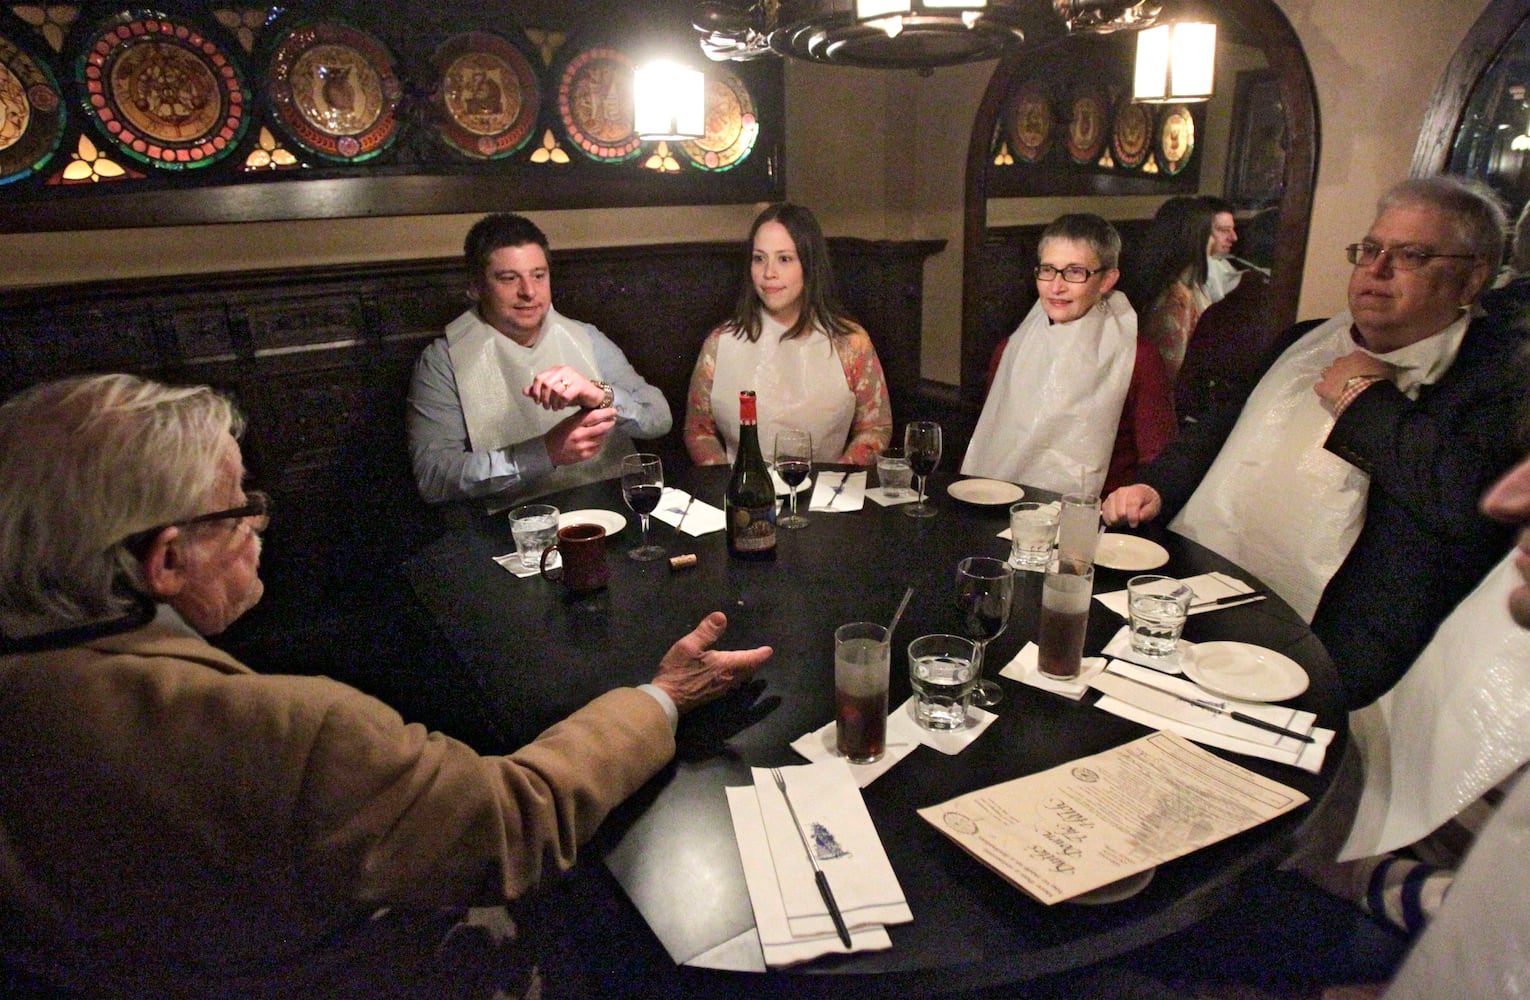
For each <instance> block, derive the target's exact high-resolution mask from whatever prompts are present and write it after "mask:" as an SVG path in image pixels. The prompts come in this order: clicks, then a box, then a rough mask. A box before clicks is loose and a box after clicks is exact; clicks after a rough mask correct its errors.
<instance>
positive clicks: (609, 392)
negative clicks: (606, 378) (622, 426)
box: [595, 382, 616, 410]
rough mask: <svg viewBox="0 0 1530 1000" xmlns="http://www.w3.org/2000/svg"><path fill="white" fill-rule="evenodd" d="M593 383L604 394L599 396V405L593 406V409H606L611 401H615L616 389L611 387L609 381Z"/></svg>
mask: <svg viewBox="0 0 1530 1000" xmlns="http://www.w3.org/2000/svg"><path fill="white" fill-rule="evenodd" d="M595 384H596V385H597V386H599V387H600V391H601V392H603V393H605V395H604V396H601V397H600V405H599V406H597V407H595V409H597V410H604V409H608V408H609V407H610V406H611V404H612V403H614V402H616V390H615V389H613V388H612V387H611V383H610V382H596V383H595Z"/></svg>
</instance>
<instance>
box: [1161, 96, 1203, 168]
mask: <svg viewBox="0 0 1530 1000" xmlns="http://www.w3.org/2000/svg"><path fill="white" fill-rule="evenodd" d="M1194 153H1195V119H1194V118H1192V117H1190V109H1189V108H1188V107H1186V106H1185V105H1183V104H1170V105H1168V106H1167V107H1165V108H1164V109H1163V118H1162V119H1161V120H1160V122H1159V125H1158V166H1159V168H1160V169H1162V170H1163V172H1164V173H1166V174H1168V175H1169V176H1170V177H1172V176H1174V175H1175V174H1177V173H1179V172H1180V171H1182V170H1184V169H1185V168H1186V167H1188V166H1189V165H1190V157H1191V156H1192V155H1193V154H1194Z"/></svg>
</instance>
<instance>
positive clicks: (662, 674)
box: [653, 611, 775, 714]
mask: <svg viewBox="0 0 1530 1000" xmlns="http://www.w3.org/2000/svg"><path fill="white" fill-rule="evenodd" d="M727 630H728V617H727V615H724V614H723V613H722V612H721V611H714V612H712V613H711V614H709V615H707V616H706V617H705V618H703V619H702V620H701V624H699V625H697V626H696V628H695V629H694V630H692V632H691V633H690V634H689V635H687V636H686V637H685V638H683V639H681V640H680V641H679V642H677V643H675V644H674V645H673V646H671V647H669V652H667V653H665V654H664V658H663V659H662V660H660V661H659V672H658V673H656V674H655V675H654V678H653V683H654V686H655V687H658V688H660V689H661V690H663V691H664V693H665V694H667V695H669V696H670V698H672V699H674V702H675V707H676V708H678V709H679V710H680V712H681V714H684V713H685V712H688V711H690V710H691V709H693V708H695V707H696V706H698V705H704V704H706V703H707V702H709V701H711V700H712V699H714V698H717V697H719V696H721V695H724V694H726V693H727V692H729V691H731V690H733V689H734V688H736V687H738V686H739V685H740V684H742V683H743V682H745V681H747V680H748V679H749V678H750V677H752V676H754V672H755V670H756V669H758V668H759V666H760V664H762V663H764V662H765V661H766V660H768V659H770V656H771V654H772V653H773V652H775V650H773V649H771V648H770V647H769V646H759V647H757V648H755V649H713V648H712V644H713V643H715V642H717V640H718V639H720V638H722V634H723V633H724V632H726V631H727Z"/></svg>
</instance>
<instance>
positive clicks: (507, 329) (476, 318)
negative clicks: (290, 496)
mask: <svg viewBox="0 0 1530 1000" xmlns="http://www.w3.org/2000/svg"><path fill="white" fill-rule="evenodd" d="M547 249H548V247H547V237H546V235H544V234H543V232H542V230H541V229H539V228H538V227H537V226H536V225H535V224H534V223H532V222H531V221H530V220H528V219H526V218H524V217H523V216H519V215H512V214H508V213H503V214H495V215H489V216H485V217H484V218H483V219H480V220H479V221H478V222H477V223H476V224H475V225H474V226H473V228H472V229H471V230H469V232H468V235H467V239H466V240H465V241H464V245H463V251H464V255H465V257H466V262H467V270H468V275H469V285H468V298H470V299H471V300H472V301H473V306H472V308H470V309H468V310H467V311H466V312H464V313H463V314H462V315H461V316H459V317H457V318H456V319H455V320H453V321H452V322H451V323H450V324H448V326H447V328H446V335H445V336H444V337H442V338H440V339H439V340H435V341H432V342H431V343H430V344H429V345H428V346H427V347H426V348H425V350H424V352H422V353H421V355H420V360H419V361H418V362H417V363H416V364H415V369H414V378H413V381H412V382H411V383H410V387H409V412H408V430H409V457H410V461H411V463H412V464H413V467H414V478H415V482H416V483H417V484H418V486H419V489H420V495H421V496H423V497H424V498H425V499H426V500H427V501H429V502H433V503H434V502H441V501H447V500H461V499H475V498H485V499H488V500H490V502H491V503H494V504H495V505H496V506H498V505H502V504H503V503H508V502H514V501H518V500H523V499H528V498H531V497H535V496H540V495H542V494H546V493H553V492H557V491H559V490H564V489H568V488H570V487H573V486H579V485H582V484H584V483H589V482H595V481H597V480H601V479H609V478H612V477H613V476H616V475H619V474H620V469H621V460H622V456H624V455H628V454H631V453H632V450H633V448H632V439H633V438H638V439H646V438H656V437H661V436H662V435H664V434H666V433H668V431H669V429H670V423H671V417H670V410H669V403H668V402H667V401H666V400H665V398H664V394H663V393H662V392H660V391H659V390H658V389H656V388H654V387H653V386H651V385H649V384H648V382H646V381H645V380H644V379H643V377H642V376H641V375H639V374H638V373H637V372H636V371H635V370H634V369H633V367H632V366H631V365H630V364H628V363H627V358H626V356H625V355H623V354H622V352H621V349H620V348H619V347H617V346H616V345H615V344H614V343H612V342H611V341H610V339H609V338H607V337H606V336H605V335H604V334H602V333H601V332H600V331H599V330H597V329H596V328H595V327H593V326H591V325H589V324H588V323H580V322H578V321H577V320H572V319H569V318H568V317H566V316H563V315H561V314H559V313H558V312H557V310H555V309H553V307H552V283H551V276H550V269H549V267H548V262H547Z"/></svg>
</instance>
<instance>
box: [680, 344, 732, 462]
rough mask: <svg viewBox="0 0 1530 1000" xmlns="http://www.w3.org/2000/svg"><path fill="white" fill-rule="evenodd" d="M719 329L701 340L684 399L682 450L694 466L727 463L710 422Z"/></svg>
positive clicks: (724, 450) (719, 441)
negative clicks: (686, 452)
mask: <svg viewBox="0 0 1530 1000" xmlns="http://www.w3.org/2000/svg"><path fill="white" fill-rule="evenodd" d="M722 330H723V328H722V327H718V328H717V329H715V330H713V331H712V332H711V333H710V334H708V335H707V339H706V340H704V341H702V344H701V353H700V354H699V355H697V356H696V368H695V370H694V371H692V372H691V387H690V390H689V391H688V392H687V393H686V397H685V430H684V432H683V433H684V437H685V450H686V451H688V452H690V453H691V461H692V462H695V463H696V464H697V465H724V464H726V463H727V461H728V452H727V449H725V448H724V447H723V443H722V438H720V437H718V434H717V422H716V421H715V420H713V419H712V376H713V375H714V374H715V373H716V371H717V341H718V340H719V339H720V338H721V337H722Z"/></svg>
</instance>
